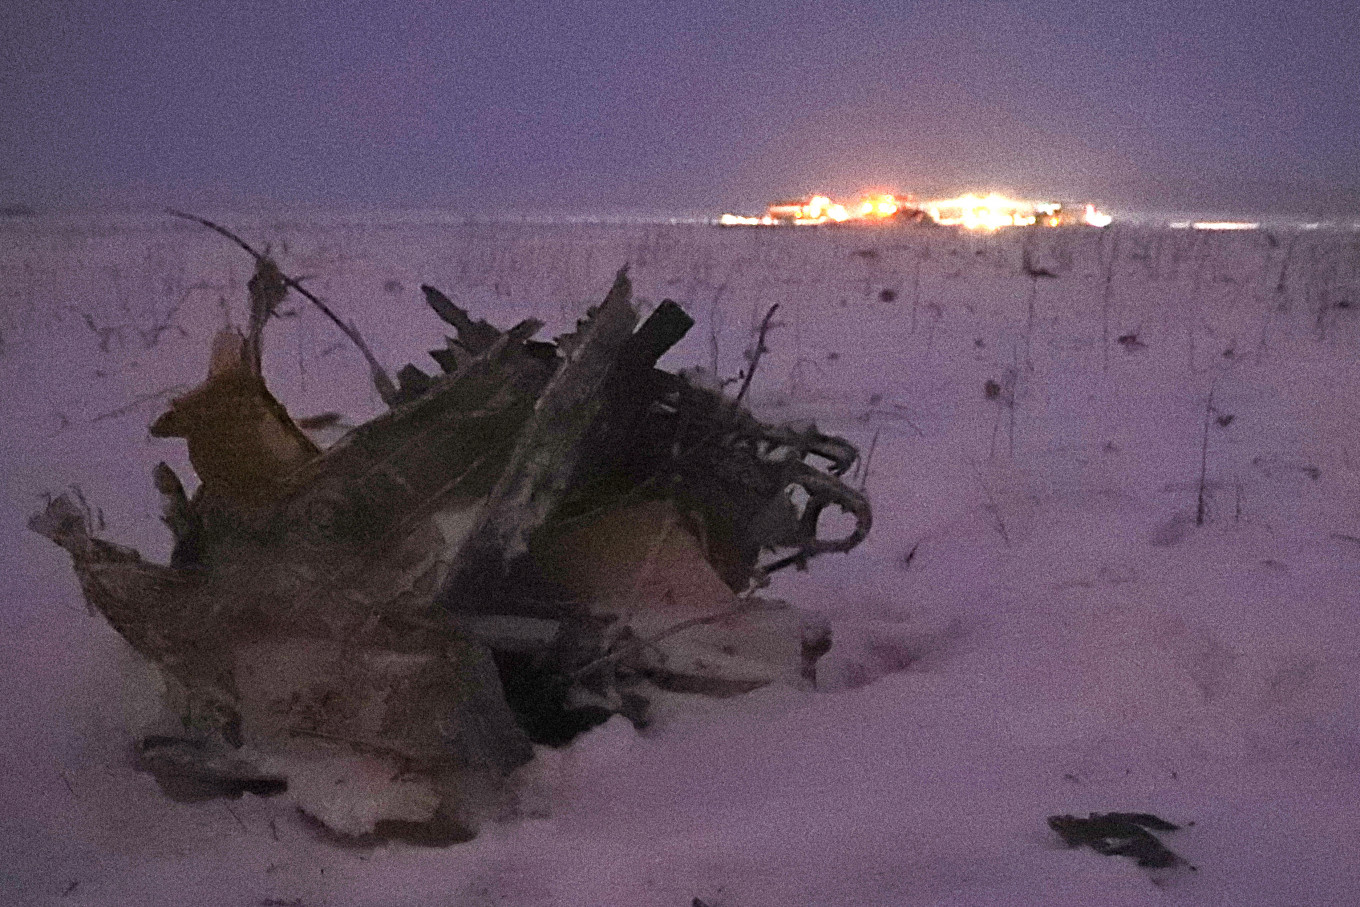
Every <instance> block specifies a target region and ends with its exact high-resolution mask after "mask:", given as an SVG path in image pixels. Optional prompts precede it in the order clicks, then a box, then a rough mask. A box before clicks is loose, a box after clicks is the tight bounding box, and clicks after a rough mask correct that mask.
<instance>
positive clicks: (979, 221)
mask: <svg viewBox="0 0 1360 907" xmlns="http://www.w3.org/2000/svg"><path fill="white" fill-rule="evenodd" d="M926 212H927V213H928V214H929V215H930V218H931V220H933V221H935V223H937V224H942V225H944V226H946V227H966V228H967V229H969V230H999V229H1000V228H1002V227H1028V226H1031V225H1032V224H1034V222H1035V221H1036V220H1038V214H1037V212H1036V211H1035V208H1034V205H1033V203H1031V202H1019V201H1014V200H1012V199H1009V198H1005V197H1004V196H1001V195H997V194H996V193H995V192H993V193H992V194H991V195H988V196H987V197H985V198H980V197H978V196H976V195H973V194H972V193H971V192H970V193H969V194H967V195H961V196H959V197H958V198H949V199H944V200H943V201H936V202H929V203H927V204H926Z"/></svg>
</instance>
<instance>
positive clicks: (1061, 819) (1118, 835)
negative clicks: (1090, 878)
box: [1048, 813, 1196, 870]
mask: <svg viewBox="0 0 1360 907" xmlns="http://www.w3.org/2000/svg"><path fill="white" fill-rule="evenodd" d="M1191 824H1192V825H1193V824H1194V823H1191ZM1048 827H1049V828H1051V829H1053V830H1054V831H1055V832H1057V833H1058V836H1059V837H1060V838H1062V839H1063V842H1064V843H1066V844H1067V846H1068V847H1081V846H1083V845H1085V846H1087V847H1090V848H1091V849H1092V850H1094V851H1095V852H1096V853H1099V854H1104V855H1106V856H1121V857H1131V858H1133V859H1134V860H1136V861H1137V863H1138V865H1139V866H1143V867H1146V868H1149V869H1166V868H1170V867H1174V866H1188V867H1189V868H1190V869H1191V870H1196V867H1194V866H1192V865H1191V864H1190V863H1189V862H1187V861H1186V860H1185V858H1184V857H1181V856H1180V855H1178V854H1176V853H1175V852H1173V851H1172V850H1170V849H1169V848H1167V846H1166V845H1164V844H1163V843H1162V842H1161V840H1160V839H1159V838H1158V837H1157V836H1156V835H1154V834H1153V833H1152V832H1153V831H1160V832H1167V831H1177V830H1179V829H1180V827H1181V826H1179V825H1175V824H1172V823H1171V822H1168V821H1166V820H1165V819H1161V818H1158V817H1157V816H1154V815H1152V814H1151V813H1091V815H1090V817H1089V818H1086V819H1081V818H1078V817H1076V816H1049V817H1048Z"/></svg>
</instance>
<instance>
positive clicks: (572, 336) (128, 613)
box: [30, 222, 871, 841]
mask: <svg viewBox="0 0 1360 907" xmlns="http://www.w3.org/2000/svg"><path fill="white" fill-rule="evenodd" d="M204 223H207V222H204ZM208 226H213V227H214V228H216V227H215V225H212V224H208ZM216 229H219V231H220V232H224V233H225V231H222V230H221V228H216ZM228 235H230V234H228ZM232 238H233V239H235V237H234V236H233V237H232ZM237 241H238V242H240V241H239V240H237ZM241 244H242V245H243V246H244V245H245V244H244V243H241ZM246 248H247V249H249V247H248V246H247V247H246ZM250 251H251V252H252V253H253V254H256V258H257V263H258V267H257V270H256V274H255V277H254V278H253V279H252V281H251V284H250V291H251V307H252V308H251V319H250V325H249V329H248V330H247V331H246V332H245V333H241V332H237V331H235V330H231V329H229V330H226V331H223V332H221V333H219V334H218V336H217V337H216V338H215V340H214V342H213V347H212V355H211V365H210V369H209V375H208V378H207V380H206V381H204V382H203V384H202V385H200V386H199V387H197V388H196V389H194V390H193V391H191V392H190V393H188V394H186V395H185V396H183V397H180V398H177V399H175V400H174V401H173V402H172V404H171V406H170V409H169V411H168V412H166V413H165V414H164V415H162V416H161V417H160V418H158V419H157V420H156V421H155V422H154V424H153V425H152V427H151V431H152V434H153V435H155V436H157V437H175V438H183V439H185V440H186V441H187V444H188V453H189V458H190V461H191V462H192V464H193V467H194V470H195V471H196V473H197V475H198V479H199V482H200V485H199V487H198V489H197V490H196V491H195V492H194V494H193V495H192V496H190V495H188V494H186V492H185V490H184V486H183V485H182V483H181V481H180V479H179V478H178V477H177V476H176V475H175V473H174V472H173V471H172V470H171V469H170V468H169V467H168V466H166V465H165V464H164V463H162V464H160V465H158V466H157V467H156V470H155V474H154V480H155V484H156V487H157V489H158V490H159V492H160V494H161V496H162V499H163V502H164V521H165V523H166V525H167V526H168V527H169V528H170V529H171V531H172V532H173V534H174V539H175V547H174V553H173V556H172V558H171V563H170V564H168V565H167V564H156V563H149V562H147V561H145V560H143V559H142V558H141V557H140V555H139V554H138V553H137V552H136V551H133V550H131V549H129V548H126V547H123V546H121V545H118V544H116V543H114V542H111V541H107V540H105V539H102V538H99V537H97V535H96V534H95V531H94V527H93V521H92V520H91V519H90V518H89V508H88V507H87V506H86V505H85V503H84V501H83V500H82V499H79V498H78V497H76V498H73V497H71V496H68V495H62V496H60V497H57V498H55V499H52V500H50V501H49V503H48V505H47V507H46V509H45V511H44V512H42V513H39V514H37V515H35V516H34V517H33V519H32V520H31V522H30V526H31V528H33V529H34V530H35V531H37V532H40V533H42V534H43V535H45V536H47V537H48V538H50V539H51V540H53V541H54V542H56V543H57V544H58V545H60V546H61V547H63V548H64V549H66V550H67V551H68V552H69V553H70V555H71V557H72V560H73V562H74V566H75V572H76V574H77V576H78V577H79V580H80V584H81V588H82V591H83V593H84V595H85V598H86V599H87V601H88V602H89V604H90V605H91V606H92V607H93V608H94V609H96V610H97V611H98V612H99V613H100V614H102V615H103V616H104V618H105V619H107V620H108V621H109V623H110V624H111V625H112V626H113V628H114V629H115V630H117V632H118V633H119V634H121V635H122V637H123V638H124V639H126V640H127V642H128V643H130V644H131V646H132V647H133V648H134V649H135V650H136V651H137V652H139V653H140V654H141V655H142V656H144V657H145V658H147V659H149V660H150V661H151V662H153V663H154V664H155V665H156V666H157V667H158V668H159V670H160V673H161V674H162V675H163V677H164V679H165V686H166V699H167V704H168V705H169V706H170V710H171V711H172V712H173V713H174V714H176V715H177V716H178V718H179V720H178V721H177V722H176V723H175V724H174V726H173V728H172V729H171V730H170V731H169V732H167V733H158V734H153V735H150V736H146V737H144V738H143V739H141V740H140V741H138V743H137V751H138V759H139V764H140V765H141V766H142V767H143V768H145V769H147V770H149V771H151V772H153V773H154V774H155V776H156V777H157V779H158V780H159V781H160V783H161V786H162V788H163V789H164V790H165V791H166V793H168V794H170V795H171V796H175V797H177V798H180V799H196V798H201V797H206V796H214V795H228V796H239V795H240V794H241V793H242V792H253V793H257V794H265V795H268V794H278V793H283V792H285V791H287V792H288V795H289V796H291V797H293V798H294V799H295V800H296V801H297V803H298V805H299V806H300V807H301V808H302V809H303V811H304V812H306V813H307V814H309V815H310V816H312V817H313V818H315V819H317V820H319V821H320V822H321V823H323V824H324V825H325V826H326V827H328V828H329V829H331V830H332V831H334V832H337V833H339V834H342V835H345V836H357V837H364V836H373V835H375V834H376V835H378V836H384V835H396V836H407V835H409V836H411V837H414V838H418V839H422V840H434V841H455V840H461V839H464V838H466V837H468V836H470V835H471V834H474V833H475V828H476V825H477V822H478V820H479V818H480V817H482V816H485V815H486V813H487V809H488V807H487V804H488V803H490V802H493V801H495V799H496V797H497V793H496V792H497V791H501V790H503V789H505V787H506V785H505V782H506V779H508V778H509V777H510V775H511V773H512V772H513V771H514V770H515V769H516V768H517V767H519V766H521V765H523V764H524V763H526V762H528V761H529V760H530V759H531V758H532V744H535V743H537V744H546V745H562V744H564V743H567V742H569V741H570V740H571V739H572V738H573V737H574V736H576V735H577V734H579V733H580V732H581V731H583V730H585V729H587V728H589V727H591V726H593V725H595V724H598V723H600V722H601V721H604V720H606V719H607V718H608V717H610V716H611V715H614V714H620V715H623V716H626V717H627V718H628V719H630V720H632V721H633V722H634V723H635V724H639V725H642V724H645V723H646V721H647V719H648V714H649V711H651V710H653V709H654V708H655V707H656V706H657V705H658V704H660V703H661V701H662V700H665V699H667V698H668V697H669V700H670V701H672V702H675V703H683V702H684V701H686V697H688V696H694V695H700V696H717V697H727V696H733V695H738V694H741V693H745V692H748V691H751V690H754V689H757V688H759V687H762V686H765V685H768V684H771V683H781V682H782V683H789V684H795V685H808V684H811V683H813V682H814V681H815V672H816V663H817V660H818V658H819V657H820V656H821V655H822V654H824V653H825V652H826V651H827V650H828V649H829V648H830V644H831V640H830V630H829V627H828V625H827V623H826V622H825V620H823V619H821V618H820V617H818V616H817V615H814V614H811V613H807V612H804V611H801V610H797V609H794V608H792V607H790V606H788V605H786V604H784V603H781V602H778V601H773V600H768V599H763V598H761V597H758V596H757V595H755V594H753V593H755V592H756V591H758V590H759V589H760V588H761V587H762V586H763V585H765V577H766V575H767V574H768V573H769V572H770V571H772V570H775V569H779V568H782V567H787V566H795V567H802V566H803V565H805V564H806V563H807V561H808V559H809V558H812V557H815V556H817V555H820V554H823V553H827V552H844V551H849V550H850V549H852V548H854V547H855V546H856V545H857V544H858V543H859V542H860V541H861V540H862V539H863V538H864V537H865V535H866V533H867V532H868V531H869V527H870V522H871V515H870V507H869V504H868V502H867V501H866V500H865V498H864V497H863V496H862V495H861V494H860V493H859V492H858V491H856V490H855V489H854V488H852V487H850V486H849V485H848V484H847V483H846V482H845V481H843V477H844V476H845V474H846V473H847V471H848V470H849V469H850V467H851V466H852V464H853V463H854V461H855V460H856V458H857V451H856V450H855V448H854V447H853V446H851V445H850V444H849V443H847V442H846V441H844V440H842V439H839V438H835V437H830V436H827V435H824V434H821V433H819V432H818V431H817V430H816V429H815V428H814V427H811V426H802V427H788V426H776V425H770V424H766V423H764V422H762V421H760V420H759V419H757V418H755V417H754V416H753V415H752V414H751V413H750V412H749V411H748V410H747V409H745V408H744V407H743V406H742V405H741V402H740V395H739V396H738V398H736V399H734V398H733V397H731V396H729V395H727V394H725V393H724V392H722V391H721V390H719V389H715V388H713V387H706V386H702V385H701V383H699V382H694V381H691V380H688V379H687V378H685V377H682V376H681V375H677V374H672V373H670V372H667V371H664V370H661V369H659V368H657V367H656V363H657V361H658V360H659V359H660V357H661V356H662V354H663V353H665V352H666V351H667V350H668V349H669V348H670V347H671V346H673V345H674V344H675V343H676V342H678V341H679V340H680V339H681V338H682V337H683V336H684V335H685V333H686V332H687V331H688V329H689V328H690V327H691V326H692V324H693V322H692V321H691V319H690V318H689V316H688V315H686V314H685V313H684V311H683V310H682V309H681V308H680V307H679V306H678V305H676V304H675V303H673V302H671V301H669V300H667V301H665V302H663V303H661V305H660V306H658V307H657V308H656V309H655V311H653V312H651V313H650V315H649V317H647V318H646V320H645V321H643V322H642V323H641V325H640V326H639V325H638V320H639V315H638V312H637V309H636V308H635V307H634V305H633V303H632V299H631V288H630V283H629V279H628V277H627V274H626V271H621V272H620V273H619V275H618V277H617V279H616V280H615V282H614V285H613V288H612V289H611V290H610V291H609V293H608V296H607V297H606V298H605V299H604V301H603V302H602V303H601V304H600V305H598V306H596V307H594V308H593V309H591V310H590V312H589V313H588V315H587V317H586V318H585V319H584V320H582V321H581V322H580V323H579V324H578V326H577V329H576V330H575V331H574V332H572V333H569V334H567V335H565V336H562V337H558V338H557V339H556V340H555V341H554V342H551V343H547V342H539V341H536V340H534V339H532V338H533V336H534V334H535V333H536V332H537V331H538V329H539V328H540V327H541V325H540V324H538V323H537V322H535V321H525V322H521V323H520V324H517V325H515V326H513V327H511V328H509V329H508V330H505V331H502V330H499V329H497V328H495V327H492V326H491V325H490V324H488V323H486V322H485V321H480V320H473V318H472V317H471V316H470V315H469V314H468V313H467V312H465V311H463V310H462V309H461V308H459V307H458V306H457V305H455V304H454V303H453V302H452V301H451V300H449V299H448V298H447V297H445V296H444V295H443V294H442V293H440V292H439V291H437V290H435V289H433V288H430V287H425V288H423V289H424V292H425V296H426V300H427V301H428V303H429V304H430V305H431V307H432V308H433V309H434V311H435V312H436V313H437V314H438V315H439V316H440V317H441V318H442V319H443V320H444V321H446V322H447V323H448V324H449V325H451V326H452V327H453V328H454V330H455V332H456V336H454V337H451V338H449V339H448V341H447V344H446V345H445V346H444V347H442V348H440V349H437V350H434V351H433V352H432V356H433V358H434V359H435V361H436V362H437V363H438V365H439V366H440V372H439V373H438V374H434V375H427V374H426V373H424V372H422V371H420V370H419V369H417V368H416V367H414V366H407V367H406V368H404V369H402V370H401V372H400V373H399V374H398V383H396V384H394V383H393V382H392V381H390V380H389V379H387V378H386V376H385V375H384V374H383V372H382V370H381V368H380V367H379V366H378V365H377V362H376V359H374V358H373V356H372V355H371V354H370V353H368V351H367V348H366V347H364V346H363V345H362V340H361V339H360V338H358V337H357V332H355V331H354V329H353V328H352V326H348V325H345V324H344V323H343V322H340V321H339V319H334V320H335V321H336V323H337V324H338V325H340V326H341V327H342V329H345V330H346V333H348V334H350V335H351V337H352V339H356V342H358V343H359V344H360V348H361V350H363V351H364V353H365V356H366V357H367V358H368V361H369V363H370V365H371V366H372V368H373V371H374V380H375V384H376V385H377V387H378V390H379V392H380V393H381V394H382V396H383V397H384V400H385V401H386V402H387V403H388V405H389V408H388V409H387V411H385V412H384V413H383V414H381V415H379V416H378V417H376V418H374V419H373V420H372V421H370V422H367V423H366V424H363V425H360V426H359V427H357V428H355V429H354V430H353V431H351V432H350V433H349V434H348V435H346V436H345V437H344V438H342V439H341V440H340V441H339V442H338V443H336V444H335V445H334V446H332V447H330V448H329V449H326V450H321V449H319V448H318V447H317V446H316V445H315V444H314V443H313V442H312V441H311V440H310V439H309V437H308V436H307V435H306V434H305V433H304V432H303V431H302V430H301V429H300V428H299V427H298V426H297V425H296V424H295V423H294V421H293V419H292V418H291V417H290V416H289V414H288V412H287V410H286V409H285V408H284V407H283V405H281V404H280V403H279V402H278V401H277V400H276V399H275V398H274V397H273V396H272V395H271V394H270V392H269V390H268V388H267V387H266V385H265V381H264V378H263V373H262V370H261V367H260V358H261V357H260V349H261V336H262V332H263V328H264V325H265V323H266V322H267V321H268V320H269V318H270V316H271V315H272V314H273V313H274V311H275V309H276V307H277V306H278V305H279V303H280V302H281V301H282V300H283V298H284V297H285V296H286V295H287V294H288V292H289V290H290V288H291V289H294V290H298V291H302V288H301V287H300V286H299V285H298V284H297V283H296V282H295V281H293V280H291V279H290V278H288V277H286V276H285V275H283V274H282V272H281V271H279V269H278V267H277V266H276V265H275V264H274V262H273V261H272V260H271V259H269V258H268V257H267V256H264V255H261V254H258V253H254V250H250ZM303 292H305V291H303ZM316 302H317V304H318V305H320V304H321V303H320V301H319V300H316ZM327 314H330V313H329V310H327ZM331 317H332V318H334V316H333V315H332V316H331ZM762 340H763V338H762ZM757 359H758V357H757ZM753 366H754V363H752V365H751V366H748V369H749V368H752V367H753ZM748 377H749V375H748ZM833 506H834V507H835V508H839V509H840V510H842V511H844V512H846V513H848V514H850V515H851V516H852V517H853V529H851V530H850V531H849V533H848V534H847V535H845V536H844V537H842V538H832V539H826V538H821V537H819V535H818V528H819V527H818V523H819V518H820V517H821V516H822V514H823V512H824V511H825V510H826V508H828V507H833ZM845 522H846V523H847V525H848V524H849V521H845ZM762 559H764V560H762Z"/></svg>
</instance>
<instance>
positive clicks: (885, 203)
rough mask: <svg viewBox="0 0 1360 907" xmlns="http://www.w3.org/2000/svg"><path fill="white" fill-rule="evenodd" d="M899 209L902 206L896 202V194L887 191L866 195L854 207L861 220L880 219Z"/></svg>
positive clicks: (891, 214)
mask: <svg viewBox="0 0 1360 907" xmlns="http://www.w3.org/2000/svg"><path fill="white" fill-rule="evenodd" d="M900 210H902V206H901V205H900V204H899V203H898V201H897V196H895V195H893V194H891V193H888V192H882V193H876V194H874V195H866V196H865V197H864V198H863V199H861V200H860V203H859V207H858V208H856V209H855V211H856V214H857V216H858V217H859V218H861V219H862V220H873V219H880V220H881V219H883V218H886V217H892V216H893V215H894V214H896V213H897V212H898V211H900Z"/></svg>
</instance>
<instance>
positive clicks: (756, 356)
mask: <svg viewBox="0 0 1360 907" xmlns="http://www.w3.org/2000/svg"><path fill="white" fill-rule="evenodd" d="M777 311H779V303H777V302H776V303H775V304H774V305H772V306H770V310H769V311H768V312H766V313H765V318H764V320H762V321H761V322H760V335H759V336H758V337H757V338H756V349H755V352H753V353H752V354H751V364H750V367H749V368H747V369H746V377H745V378H744V379H743V380H742V382H741V390H739V391H737V402H738V403H740V402H741V401H742V400H744V399H746V392H747V391H748V390H750V389H751V379H752V378H754V377H755V376H756V366H757V365H759V364H760V357H761V356H763V355H765V354H766V353H767V352H769V348H768V347H767V346H765V335H766V334H767V333H769V330H770V319H772V318H774V313H775V312H777Z"/></svg>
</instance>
